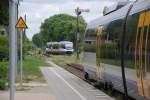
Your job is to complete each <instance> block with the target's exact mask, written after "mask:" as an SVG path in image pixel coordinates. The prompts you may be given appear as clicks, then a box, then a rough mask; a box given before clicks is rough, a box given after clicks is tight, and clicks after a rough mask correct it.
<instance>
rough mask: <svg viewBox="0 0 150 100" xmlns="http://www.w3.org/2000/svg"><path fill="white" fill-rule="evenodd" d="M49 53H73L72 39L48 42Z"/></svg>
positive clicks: (47, 51) (47, 49) (47, 50)
mask: <svg viewBox="0 0 150 100" xmlns="http://www.w3.org/2000/svg"><path fill="white" fill-rule="evenodd" d="M45 51H46V53H47V54H72V53H73V51H74V49H73V43H72V42H70V41H60V42H47V48H46V50H45Z"/></svg>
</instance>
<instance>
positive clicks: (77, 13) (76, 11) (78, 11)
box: [75, 7, 90, 59]
mask: <svg viewBox="0 0 150 100" xmlns="http://www.w3.org/2000/svg"><path fill="white" fill-rule="evenodd" d="M89 11H90V10H89V9H80V8H79V7H77V9H75V13H76V15H77V32H76V54H77V59H80V57H79V52H80V50H79V37H80V36H79V32H80V30H79V15H81V13H82V12H89Z"/></svg>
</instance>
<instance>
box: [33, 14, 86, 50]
mask: <svg viewBox="0 0 150 100" xmlns="http://www.w3.org/2000/svg"><path fill="white" fill-rule="evenodd" d="M76 23H77V19H76V17H74V16H70V15H67V14H57V15H54V16H52V17H49V18H47V19H45V21H44V23H42V24H41V27H40V32H39V33H37V34H35V35H34V36H33V38H32V41H33V43H34V44H35V45H36V46H37V47H44V46H45V45H46V43H47V42H50V41H65V40H66V41H72V42H75V39H76V30H77V25H76ZM85 28H86V23H85V21H84V19H83V18H82V17H80V18H79V29H80V39H81V38H83V36H84V32H85Z"/></svg>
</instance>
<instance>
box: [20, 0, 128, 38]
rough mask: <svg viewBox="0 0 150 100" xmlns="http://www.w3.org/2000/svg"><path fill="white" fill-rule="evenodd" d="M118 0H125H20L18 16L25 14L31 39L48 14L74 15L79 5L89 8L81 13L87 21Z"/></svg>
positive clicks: (98, 15)
mask: <svg viewBox="0 0 150 100" xmlns="http://www.w3.org/2000/svg"><path fill="white" fill-rule="evenodd" d="M118 1H126V0H22V2H20V6H19V16H22V17H24V16H25V15H26V18H27V19H26V23H27V25H28V27H29V28H28V29H27V31H26V35H27V37H28V38H29V39H30V40H32V37H33V35H34V34H36V33H38V32H39V31H40V25H41V23H43V22H44V20H45V19H46V18H49V17H50V16H53V15H55V14H60V13H65V14H69V15H72V16H75V9H76V8H77V7H79V8H81V9H89V10H90V12H88V13H86V12H83V13H82V14H81V15H82V16H83V18H84V19H85V21H86V22H87V23H88V22H90V21H92V20H93V19H95V18H97V17H100V16H102V12H103V8H104V7H105V6H111V5H113V4H115V3H116V2H118ZM62 20H63V19H62Z"/></svg>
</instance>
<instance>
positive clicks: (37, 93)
mask: <svg viewBox="0 0 150 100" xmlns="http://www.w3.org/2000/svg"><path fill="white" fill-rule="evenodd" d="M0 100H9V94H8V91H0ZM15 100H55V99H54V97H53V95H51V94H50V93H49V87H48V86H35V87H32V89H31V90H26V91H16V93H15Z"/></svg>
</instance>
